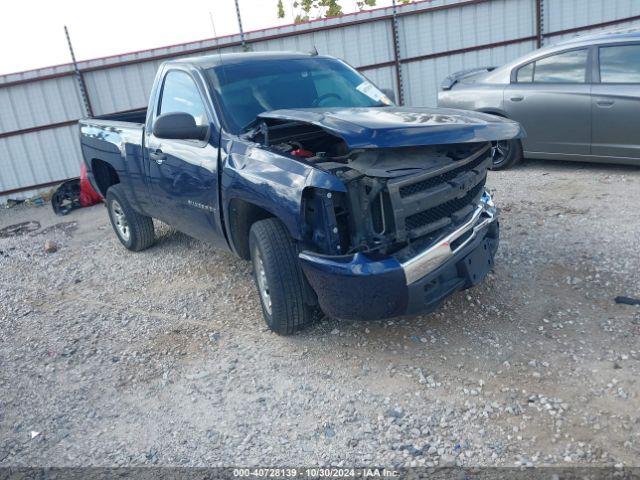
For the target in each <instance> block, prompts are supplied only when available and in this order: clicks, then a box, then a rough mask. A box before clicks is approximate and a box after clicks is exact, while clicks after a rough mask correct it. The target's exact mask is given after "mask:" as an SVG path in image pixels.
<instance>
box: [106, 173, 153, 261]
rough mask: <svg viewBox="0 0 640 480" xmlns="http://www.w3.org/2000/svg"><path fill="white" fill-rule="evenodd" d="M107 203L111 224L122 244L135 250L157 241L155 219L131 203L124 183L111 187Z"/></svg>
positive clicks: (147, 246) (142, 248)
mask: <svg viewBox="0 0 640 480" xmlns="http://www.w3.org/2000/svg"><path fill="white" fill-rule="evenodd" d="M106 204H107V210H108V212H109V220H111V226H112V227H113V230H114V232H115V233H116V236H117V237H118V240H120V243H122V245H124V246H125V247H126V248H127V249H129V250H132V251H134V252H139V251H141V250H145V249H147V248H149V247H150V246H151V245H153V243H154V241H155V233H154V230H153V219H152V218H151V217H147V216H145V215H141V214H140V213H138V212H136V211H135V210H134V209H133V208H132V207H131V205H129V202H128V201H127V197H126V196H125V195H124V190H123V188H122V185H120V184H116V185H113V186H111V187H109V190H107V198H106Z"/></svg>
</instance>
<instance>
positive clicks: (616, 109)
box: [438, 32, 640, 170]
mask: <svg viewBox="0 0 640 480" xmlns="http://www.w3.org/2000/svg"><path fill="white" fill-rule="evenodd" d="M441 88H442V90H441V91H440V92H439V93H438V106H440V107H453V108H462V109H466V110H476V111H480V112H486V113H492V114H495V115H500V116H502V117H507V118H511V119H513V120H517V121H518V122H520V123H521V124H522V125H523V127H524V129H525V131H526V133H527V137H526V138H525V139H523V140H522V141H520V140H511V141H505V142H498V143H497V144H495V145H494V149H493V154H494V167H493V168H494V169H496V170H497V169H503V168H508V167H510V166H512V165H514V164H515V163H516V162H518V161H519V160H520V159H521V158H522V157H523V156H524V157H527V158H543V159H553V160H580V161H588V162H612V163H623V164H633V165H640V32H635V33H615V34H613V33H609V34H599V35H591V36H584V37H577V38H575V39H572V40H569V41H566V42H563V43H560V44H557V45H554V46H551V47H546V48H542V49H540V50H537V51H535V52H532V53H530V54H528V55H525V56H523V57H520V58H519V59H517V60H514V61H513V62H511V63H509V64H507V65H505V66H503V67H499V68H481V69H474V70H467V71H463V72H458V73H455V74H453V75H451V76H449V77H447V78H446V79H445V80H444V82H443V83H442V86H441Z"/></svg>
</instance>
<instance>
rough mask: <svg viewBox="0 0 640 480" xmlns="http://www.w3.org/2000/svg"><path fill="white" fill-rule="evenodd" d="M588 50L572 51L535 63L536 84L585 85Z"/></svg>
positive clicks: (534, 78)
mask: <svg viewBox="0 0 640 480" xmlns="http://www.w3.org/2000/svg"><path fill="white" fill-rule="evenodd" d="M586 71H587V50H586V49H584V50H571V51H569V52H563V53H559V54H557V55H551V56H549V57H545V58H542V59H540V60H537V61H536V62H535V66H534V69H533V81H534V83H585V73H586Z"/></svg>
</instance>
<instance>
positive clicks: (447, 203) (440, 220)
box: [387, 144, 491, 242]
mask: <svg viewBox="0 0 640 480" xmlns="http://www.w3.org/2000/svg"><path fill="white" fill-rule="evenodd" d="M489 152H490V144H485V145H484V146H483V147H481V148H480V149H477V150H476V151H474V152H473V153H472V154H471V155H469V156H468V157H467V158H465V159H462V160H457V161H455V163H453V164H450V165H451V167H453V168H451V169H450V170H447V171H445V172H443V173H439V174H436V175H433V174H430V173H424V174H420V175H414V176H407V177H401V178H397V179H392V180H389V181H388V182H387V192H388V195H389V200H390V203H391V208H390V210H392V212H393V220H392V222H393V225H395V230H396V232H395V233H396V241H397V242H404V241H411V240H413V239H417V238H421V237H424V236H425V235H430V236H431V235H439V233H438V232H439V231H440V230H443V229H445V228H447V227H449V226H450V225H451V224H455V223H458V222H460V221H462V219H463V217H465V216H466V214H467V213H471V211H472V210H473V208H472V206H473V205H475V204H476V203H478V201H479V199H480V196H481V195H482V192H483V190H484V185H485V182H486V178H487V170H488V168H489V167H490V166H491V157H490V155H489Z"/></svg>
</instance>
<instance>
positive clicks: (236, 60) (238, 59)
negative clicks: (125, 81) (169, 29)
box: [165, 52, 328, 69]
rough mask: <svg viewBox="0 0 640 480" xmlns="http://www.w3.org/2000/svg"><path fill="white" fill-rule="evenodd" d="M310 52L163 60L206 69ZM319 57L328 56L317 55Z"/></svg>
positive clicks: (302, 54)
mask: <svg viewBox="0 0 640 480" xmlns="http://www.w3.org/2000/svg"><path fill="white" fill-rule="evenodd" d="M310 56H312V54H311V53H300V52H242V53H221V54H218V53H213V54H210V55H201V56H197V57H187V58H179V59H176V60H169V61H167V62H165V63H166V64H167V65H176V64H189V65H194V66H196V67H199V68H202V69H207V68H213V67H217V66H219V65H237V64H240V63H246V62H254V61H260V60H294V59H296V58H309V57H310ZM318 57H319V58H328V57H325V56H323V55H318Z"/></svg>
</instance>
